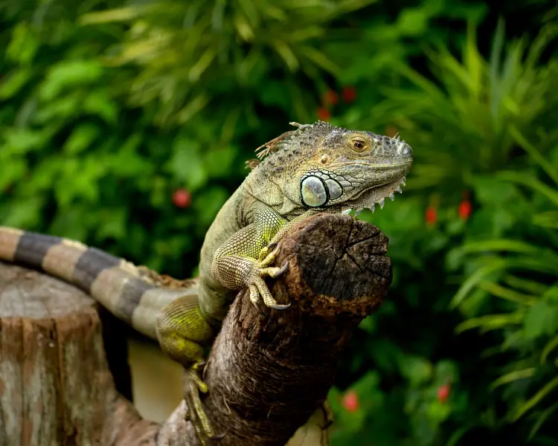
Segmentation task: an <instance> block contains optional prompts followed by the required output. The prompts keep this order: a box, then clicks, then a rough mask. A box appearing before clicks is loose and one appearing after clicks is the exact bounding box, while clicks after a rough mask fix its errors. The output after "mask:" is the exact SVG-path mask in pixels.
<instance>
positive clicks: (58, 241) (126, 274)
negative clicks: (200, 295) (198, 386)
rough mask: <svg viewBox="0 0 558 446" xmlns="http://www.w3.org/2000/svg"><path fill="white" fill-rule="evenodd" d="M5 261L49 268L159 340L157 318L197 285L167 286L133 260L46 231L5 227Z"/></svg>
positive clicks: (0, 250) (1, 249) (1, 251)
mask: <svg viewBox="0 0 558 446" xmlns="http://www.w3.org/2000/svg"><path fill="white" fill-rule="evenodd" d="M0 260H7V261H11V262H14V263H16V264H19V265H22V266H28V267H31V268H35V269H39V270H43V271H45V272H46V273H48V274H50V275H52V276H54V277H58V278H60V279H63V280H65V281H67V282H69V283H72V284H74V285H76V286H77V287H78V288H80V289H82V290H83V291H85V292H86V293H88V294H90V295H91V296H92V297H93V298H95V300H97V301H98V302H99V303H100V304H101V305H103V306H104V307H105V308H107V309H108V310H109V311H110V312H111V313H112V314H114V315H115V316H116V317H118V318H120V319H122V320H123V321H125V322H126V323H128V324H129V325H131V326H132V327H134V328H135V329H136V330H138V331H139V332H141V333H143V334H145V335H147V336H149V337H151V338H154V339H156V332H155V326H156V316H157V314H158V312H159V310H160V309H161V308H162V307H163V306H164V305H166V304H168V303H170V302H171V301H173V300H174V299H176V298H177V297H180V296H184V295H191V294H197V287H196V286H193V287H191V288H184V289H167V288H163V287H159V286H156V285H153V284H151V283H149V282H148V281H147V280H145V279H144V278H142V277H141V275H140V272H139V270H138V269H137V268H136V267H135V266H134V265H133V264H131V263H129V262H126V261H125V260H123V259H120V258H118V257H115V256H113V255H111V254H108V253H106V252H104V251H101V250H99V249H96V248H90V247H87V246H86V245H84V244H82V243H79V242H76V241H72V240H68V239H64V238H61V237H54V236H49V235H44V234H37V233H33V232H26V231H20V230H17V229H12V228H4V227H0Z"/></svg>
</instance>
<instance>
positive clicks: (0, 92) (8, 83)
mask: <svg viewBox="0 0 558 446" xmlns="http://www.w3.org/2000/svg"><path fill="white" fill-rule="evenodd" d="M32 74H33V72H32V71H31V70H30V69H28V68H20V69H18V70H14V71H12V72H11V73H10V74H8V75H7V76H5V77H4V78H3V79H2V81H1V82H0V99H3V100H6V99H10V98H11V97H13V96H14V95H16V94H17V93H18V92H19V91H20V90H21V88H23V87H24V86H25V84H26V83H27V81H28V80H29V79H31V76H32Z"/></svg>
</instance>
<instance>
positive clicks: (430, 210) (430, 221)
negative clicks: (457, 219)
mask: <svg viewBox="0 0 558 446" xmlns="http://www.w3.org/2000/svg"><path fill="white" fill-rule="evenodd" d="M437 219H438V212H437V210H436V208H435V207H434V206H428V207H427V208H426V212H425V214H424V220H425V221H426V224H427V225H431V226H432V225H434V224H436V220H437Z"/></svg>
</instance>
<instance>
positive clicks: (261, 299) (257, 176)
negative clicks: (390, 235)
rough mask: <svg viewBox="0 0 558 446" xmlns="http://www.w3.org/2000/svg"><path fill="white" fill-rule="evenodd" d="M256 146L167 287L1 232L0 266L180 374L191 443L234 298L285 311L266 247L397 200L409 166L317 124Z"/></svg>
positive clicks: (204, 430) (205, 425) (385, 148)
mask: <svg viewBox="0 0 558 446" xmlns="http://www.w3.org/2000/svg"><path fill="white" fill-rule="evenodd" d="M296 126H297V127H298V129H297V130H294V131H291V132H287V133H285V134H283V135H281V136H280V137H278V138H276V139H274V140H272V141H271V142H269V143H268V144H266V145H265V147H266V150H265V151H263V152H262V153H260V157H261V158H263V160H262V161H261V162H258V163H257V164H256V163H252V167H253V170H252V171H251V172H250V174H249V175H248V176H247V177H246V179H245V180H244V182H243V183H242V185H241V186H240V187H239V188H238V189H237V190H236V191H235V193H234V194H233V195H232V196H231V197H230V198H229V200H228V201H227V202H226V203H225V205H224V206H223V207H222V209H221V210H220V211H219V213H218V215H217V217H216V218H215V221H214V222H213V224H212V225H211V227H210V229H209V230H208V232H207V234H206V237H205V241H204V244H203V247H202V251H201V261H200V267H199V271H200V275H199V279H198V280H196V281H190V282H188V283H187V284H186V286H179V287H178V288H168V287H163V286H161V283H160V281H159V280H158V279H157V278H156V277H154V276H153V275H151V274H149V273H148V272H147V271H146V270H144V269H142V268H138V267H135V266H133V265H131V264H129V263H127V262H125V261H123V260H121V259H118V258H116V257H113V256H111V255H109V254H106V253H103V252H102V251H99V250H96V249H94V248H87V247H85V246H84V245H82V244H80V243H77V242H73V241H68V240H64V239H60V238H57V237H50V236H44V235H39V234H33V233H28V232H23V231H20V230H17V229H11V228H0V260H7V261H11V262H15V263H20V264H24V265H28V266H31V267H35V268H39V269H42V270H44V271H46V272H47V273H49V274H51V275H53V276H56V277H60V278H62V279H64V280H67V281H69V282H71V283H73V284H75V285H77V286H78V287H80V288H82V289H83V290H85V291H86V292H88V293H89V294H91V295H92V296H93V297H94V298H95V299H96V300H98V301H99V302H100V303H101V304H102V305H103V306H105V307H106V308H107V309H109V310H110V311H111V312H112V313H114V314H115V315H116V316H117V317H119V318H121V319H123V320H124V321H126V322H128V323H129V324H130V325H132V326H133V327H134V328H135V329H137V330H138V331H140V332H142V333H144V334H146V335H148V336H150V337H152V338H157V339H158V340H159V342H160V344H161V347H162V349H163V350H164V351H165V352H166V353H167V354H168V355H169V356H171V357H172V358H173V359H174V360H176V361H178V362H179V363H181V364H182V365H184V366H185V367H187V368H188V370H189V371H190V373H189V376H190V378H191V379H190V382H189V385H187V386H186V391H185V398H186V400H187V403H188V407H189V408H190V417H191V419H192V421H193V422H194V425H195V427H196V430H197V431H198V434H199V435H200V437H207V436H209V437H211V436H213V431H212V429H211V426H210V424H209V422H208V421H207V418H206V416H205V413H204V411H203V406H202V404H201V401H200V398H199V394H198V390H199V391H202V392H205V391H207V389H206V387H205V384H204V383H203V382H202V381H201V379H200V378H199V377H198V374H197V370H198V367H199V365H200V364H201V363H202V362H203V360H204V351H203V347H202V346H203V345H204V344H207V343H209V342H211V340H212V339H213V337H214V335H215V332H216V330H217V329H218V328H219V325H220V323H221V321H222V320H223V318H224V317H225V315H226V313H227V310H228V307H229V305H230V303H231V302H232V300H233V299H234V297H235V295H236V293H237V291H238V290H240V289H243V288H248V289H249V290H250V298H251V300H252V301H253V302H254V304H256V305H259V304H260V303H263V304H265V305H267V306H269V307H273V308H277V309H285V308H287V307H288V303H282V304H278V303H277V302H275V300H274V298H273V296H272V295H271V293H270V292H269V289H268V287H267V285H266V284H265V282H264V280H263V277H265V276H271V277H277V276H278V275H279V274H281V273H282V272H283V271H284V270H285V268H286V267H287V265H283V267H282V268H279V267H272V266H270V265H271V264H273V262H274V260H275V253H274V252H270V249H268V248H271V247H272V246H274V245H276V243H277V242H279V241H280V239H281V236H282V234H284V232H285V231H286V230H288V228H289V227H290V226H291V225H292V224H293V223H294V222H296V221H299V220H301V219H304V218H307V217H308V216H310V215H313V214H314V213H316V212H332V213H340V212H345V211H347V210H349V209H356V210H357V212H359V211H360V210H361V209H363V208H371V209H372V210H374V205H375V204H379V205H380V206H381V207H383V205H384V199H385V198H386V197H390V198H392V199H393V193H394V192H396V191H401V189H400V186H401V185H402V184H403V185H404V182H405V175H406V174H407V172H408V171H409V169H410V167H411V164H412V154H411V149H410V147H409V146H408V145H407V144H406V143H405V142H403V141H400V140H399V139H398V138H388V137H385V136H380V135H375V134H373V133H369V132H361V131H350V130H347V129H343V128H339V127H334V126H331V125H329V124H327V123H324V122H318V123H316V124H313V125H299V124H296Z"/></svg>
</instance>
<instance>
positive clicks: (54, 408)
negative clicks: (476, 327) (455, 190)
mask: <svg viewBox="0 0 558 446" xmlns="http://www.w3.org/2000/svg"><path fill="white" fill-rule="evenodd" d="M386 249H387V238H386V237H385V236H384V235H383V234H381V233H380V232H379V230H378V229H377V228H375V227H374V226H371V225H369V224H367V223H364V222H362V221H358V220H354V219H353V218H351V217H349V216H338V215H337V216H336V215H319V216H317V217H314V218H312V219H310V220H307V221H305V222H302V223H301V224H299V225H297V226H296V227H295V228H293V229H292V230H291V231H289V234H287V236H286V238H285V239H284V240H283V241H282V243H281V252H280V255H279V258H278V264H283V262H285V261H288V262H289V269H288V271H287V272H286V273H285V275H284V276H282V277H281V278H279V279H275V280H270V281H268V283H269V284H270V286H271V291H272V293H273V295H274V296H275V297H276V299H277V300H278V301H279V302H280V303H287V302H290V303H291V307H290V308H288V309H287V310H270V309H268V308H264V307H263V306H261V308H260V309H257V308H256V307H255V306H254V305H253V304H252V303H251V302H250V300H249V298H248V296H247V295H246V294H245V293H241V294H242V295H241V296H240V297H239V298H237V299H236V300H235V302H234V303H233V305H232V307H231V310H230V312H229V314H228V315H227V317H226V319H225V321H224V324H223V329H222V330H221V332H220V334H219V336H218V338H217V340H216V342H215V344H214V346H213V348H212V351H211V354H210V357H209V360H208V365H207V367H206V372H205V380H206V382H207V383H208V385H209V388H210V393H209V394H208V395H207V396H206V397H205V398H204V404H205V406H206V410H207V412H208V414H209V416H210V418H211V420H212V422H213V424H214V426H215V428H216V430H217V431H218V432H222V433H226V435H225V436H224V438H223V439H221V440H220V441H219V442H215V444H220V445H224V446H225V445H246V444H250V445H281V446H282V445H285V443H287V441H288V440H289V438H290V437H291V436H292V435H293V433H294V432H295V430H296V429H297V428H298V427H299V426H301V425H303V424H304V423H305V422H306V420H307V419H308V418H309V417H310V415H311V414H312V413H313V412H314V411H315V410H316V409H317V408H319V407H320V405H321V404H322V403H323V401H324V400H325V398H326V395H327V392H328V390H329V388H330V387H331V385H332V383H333V379H334V375H335V368H336V363H337V360H338V358H339V355H340V353H341V352H342V351H343V349H344V348H345V347H346V345H347V343H348V341H349V339H350V337H351V335H352V333H353V331H354V330H355V328H356V327H357V325H358V323H359V322H360V321H361V320H362V318H363V317H365V316H367V315H369V314H371V313H372V312H373V311H374V310H375V309H376V308H377V307H378V305H379V304H380V303H381V300H382V298H383V297H384V296H385V294H386V292H387V289H388V287H389V284H390V281H391V262H390V259H389V258H387V257H385V256H384V255H383V254H384V253H385V252H386ZM113 323H114V321H110V320H108V321H107V322H105V326H106V325H107V324H113ZM105 328H106V327H105ZM114 336H117V335H115V334H114V333H113V334H111V339H112V340H114V339H115V337H114ZM124 353H125V352H124ZM116 356H117V357H118V354H116ZM120 357H122V354H121V355H120ZM113 373H120V372H119V371H118V368H117V369H116V371H115V370H113ZM120 375H121V374H120ZM117 381H118V382H120V381H122V376H120V377H119V378H117ZM177 391H180V389H177ZM186 411H187V408H186V407H185V405H184V404H181V405H180V406H179V407H178V408H177V409H176V410H175V412H174V413H173V414H172V415H171V417H170V418H169V419H168V420H167V421H166V422H165V423H163V424H162V425H161V426H160V427H157V425H156V424H154V423H150V422H148V421H144V420H141V418H140V417H139V416H138V415H137V413H136V412H135V410H134V409H133V408H132V407H131V405H130V403H128V402H127V401H126V400H125V399H123V398H122V397H120V396H119V395H118V394H117V392H116V391H115V389H114V385H113V381H112V378H111V376H110V374H109V372H108V369H107V364H106V361H105V357H104V354H103V349H102V341H101V326H100V322H99V318H98V315H97V312H96V306H95V304H94V303H93V302H92V301H91V299H89V298H88V297H87V296H85V295H84V294H83V293H81V292H80V291H78V290H76V289H75V288H73V287H71V286H70V285H67V284H64V283H62V282H60V281H58V280H56V279H53V278H50V277H48V276H45V275H40V274H38V273H35V272H29V271H28V270H24V269H22V268H17V267H14V266H7V265H5V264H0V444H22V445H34V444H76V445H82V444H103V445H107V446H111V445H115V446H117V445H118V446H123V445H126V446H139V445H143V446H148V445H151V446H170V445H173V446H179V445H196V444H198V441H197V439H196V437H195V433H194V431H193V428H192V425H191V424H190V423H189V422H185V421H184V416H185V414H186ZM22 439H23V441H21V440H22Z"/></svg>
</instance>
